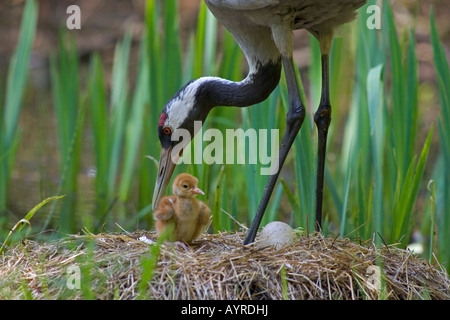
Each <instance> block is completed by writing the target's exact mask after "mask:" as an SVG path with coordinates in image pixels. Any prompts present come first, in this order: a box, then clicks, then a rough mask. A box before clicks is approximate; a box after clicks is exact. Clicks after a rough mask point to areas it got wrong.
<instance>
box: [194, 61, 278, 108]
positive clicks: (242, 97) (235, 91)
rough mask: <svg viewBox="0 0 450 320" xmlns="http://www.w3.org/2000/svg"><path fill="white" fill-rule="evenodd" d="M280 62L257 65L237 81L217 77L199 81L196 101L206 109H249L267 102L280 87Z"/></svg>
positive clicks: (259, 63)
mask: <svg viewBox="0 0 450 320" xmlns="http://www.w3.org/2000/svg"><path fill="white" fill-rule="evenodd" d="M281 65H282V64H281V59H276V60H269V61H267V62H265V63H264V64H263V63H261V62H257V63H255V64H253V65H252V66H251V68H250V73H249V74H248V75H247V77H246V78H245V79H244V80H242V81H240V82H234V81H229V80H226V79H222V78H216V77H204V78H200V79H199V80H202V81H201V84H200V85H199V88H198V90H197V94H196V98H197V102H198V103H200V104H202V105H203V106H204V107H205V108H213V107H216V106H234V107H248V106H251V105H254V104H257V103H259V102H262V101H264V100H265V99H267V97H268V96H269V95H270V94H271V93H272V91H273V90H274V89H275V88H276V86H277V85H278V82H279V81H280V76H281Z"/></svg>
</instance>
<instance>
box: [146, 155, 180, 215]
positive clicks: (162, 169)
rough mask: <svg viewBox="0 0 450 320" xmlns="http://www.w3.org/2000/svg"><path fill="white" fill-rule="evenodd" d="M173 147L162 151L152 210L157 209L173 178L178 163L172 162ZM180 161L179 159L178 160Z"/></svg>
mask: <svg viewBox="0 0 450 320" xmlns="http://www.w3.org/2000/svg"><path fill="white" fill-rule="evenodd" d="M171 153H172V147H169V148H167V149H164V148H162V149H161V157H160V159H159V168H158V176H157V178H156V184H155V189H154V191H153V201H152V208H153V210H155V209H156V207H157V206H158V202H159V200H160V199H161V197H162V196H163V195H164V192H165V191H166V188H167V185H168V184H169V181H170V178H171V177H172V173H173V170H174V169H175V166H176V162H175V163H174V162H173V161H172V155H171ZM176 160H178V159H176Z"/></svg>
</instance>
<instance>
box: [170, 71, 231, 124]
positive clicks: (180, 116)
mask: <svg viewBox="0 0 450 320" xmlns="http://www.w3.org/2000/svg"><path fill="white" fill-rule="evenodd" d="M211 80H215V81H223V82H230V81H229V80H225V79H222V78H218V77H202V78H199V79H197V80H195V81H193V82H192V83H190V84H189V85H188V86H187V87H186V88H184V90H183V91H182V92H180V94H179V96H178V97H176V98H175V99H173V100H172V101H171V103H170V105H168V106H167V110H166V113H167V116H168V117H167V119H166V121H165V122H164V126H165V127H169V128H171V129H172V131H174V130H175V129H177V128H179V127H180V126H181V124H182V123H183V121H184V120H185V119H186V118H187V117H188V115H189V113H190V112H191V110H192V108H194V104H195V94H196V92H197V89H198V88H199V87H200V86H201V85H202V84H203V83H204V82H206V81H211ZM193 120H196V119H193Z"/></svg>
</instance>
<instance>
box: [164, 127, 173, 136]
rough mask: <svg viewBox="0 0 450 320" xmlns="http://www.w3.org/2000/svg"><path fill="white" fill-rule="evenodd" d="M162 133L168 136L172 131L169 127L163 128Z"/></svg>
mask: <svg viewBox="0 0 450 320" xmlns="http://www.w3.org/2000/svg"><path fill="white" fill-rule="evenodd" d="M163 132H164V134H166V135H169V134H171V133H172V130H171V129H170V128H169V127H165V128H163Z"/></svg>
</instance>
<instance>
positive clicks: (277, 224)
mask: <svg viewBox="0 0 450 320" xmlns="http://www.w3.org/2000/svg"><path fill="white" fill-rule="evenodd" d="M296 238H297V236H296V235H295V231H294V229H292V228H291V226H290V225H288V224H286V223H284V222H281V221H274V222H270V223H268V224H267V225H266V226H265V227H264V228H263V229H262V231H261V232H260V234H259V237H258V241H257V246H258V248H260V249H262V248H266V247H269V246H274V247H275V248H277V249H279V248H282V247H284V246H288V245H291V244H293V243H294V242H295V241H296Z"/></svg>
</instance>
